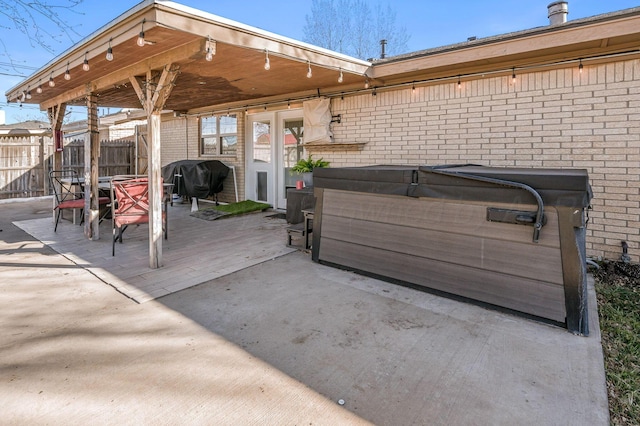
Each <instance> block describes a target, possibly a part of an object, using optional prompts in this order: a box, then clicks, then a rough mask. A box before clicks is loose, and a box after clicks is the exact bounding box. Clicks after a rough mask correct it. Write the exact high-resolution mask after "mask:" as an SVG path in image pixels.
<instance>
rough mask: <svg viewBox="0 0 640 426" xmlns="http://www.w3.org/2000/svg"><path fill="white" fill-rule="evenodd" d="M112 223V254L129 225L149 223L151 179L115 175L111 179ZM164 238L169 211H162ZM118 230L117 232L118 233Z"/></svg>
mask: <svg viewBox="0 0 640 426" xmlns="http://www.w3.org/2000/svg"><path fill="white" fill-rule="evenodd" d="M111 223H112V230H113V243H112V248H111V255H112V256H115V254H116V241H118V240H120V243H122V234H123V232H124V231H125V230H126V229H127V227H128V226H129V225H140V224H142V223H149V180H148V178H146V177H135V176H114V177H113V179H112V180H111ZM162 230H163V231H164V239H165V240H166V239H167V237H168V233H167V213H166V212H165V211H163V212H162ZM116 231H117V233H116Z"/></svg>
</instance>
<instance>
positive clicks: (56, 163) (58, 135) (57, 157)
mask: <svg viewBox="0 0 640 426" xmlns="http://www.w3.org/2000/svg"><path fill="white" fill-rule="evenodd" d="M66 109H67V104H57V105H54V106H52V107H50V108H48V109H47V115H48V116H49V123H50V124H51V138H52V139H53V164H52V166H51V167H52V168H51V170H62V150H60V151H58V148H63V147H64V144H63V139H62V121H63V119H64V112H65V110H66ZM56 145H59V146H56ZM48 178H49V176H45V180H47V182H48ZM55 205H56V200H55V197H54V199H53V208H55ZM51 217H52V218H53V220H54V222H55V220H56V212H55V210H54V211H53V214H52V216H51Z"/></svg>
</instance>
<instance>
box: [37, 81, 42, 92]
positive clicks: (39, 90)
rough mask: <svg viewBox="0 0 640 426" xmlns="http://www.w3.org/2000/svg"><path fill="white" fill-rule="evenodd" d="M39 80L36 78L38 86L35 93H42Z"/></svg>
mask: <svg viewBox="0 0 640 426" xmlns="http://www.w3.org/2000/svg"><path fill="white" fill-rule="evenodd" d="M40 81H41V80H38V88H37V89H36V92H37V93H42V83H40Z"/></svg>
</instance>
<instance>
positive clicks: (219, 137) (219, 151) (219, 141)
mask: <svg viewBox="0 0 640 426" xmlns="http://www.w3.org/2000/svg"><path fill="white" fill-rule="evenodd" d="M225 117H233V118H234V119H235V122H236V123H235V124H236V125H235V128H234V131H233V132H226V133H221V127H223V126H222V124H221V122H222V119H223V118H225ZM211 119H215V131H216V133H204V132H203V123H205V122H206V121H205V120H207V121H208V120H211ZM198 136H199V137H198V140H199V152H200V156H203V157H236V155H237V152H238V146H237V144H238V116H237V114H227V115H212V116H205V117H200V119H199V123H198ZM229 136H233V137H235V138H236V149H235V150H234V152H232V153H225V152H224V151H223V141H224V139H225V138H228V137H229ZM205 138H215V140H216V144H215V152H205V143H204V140H205Z"/></svg>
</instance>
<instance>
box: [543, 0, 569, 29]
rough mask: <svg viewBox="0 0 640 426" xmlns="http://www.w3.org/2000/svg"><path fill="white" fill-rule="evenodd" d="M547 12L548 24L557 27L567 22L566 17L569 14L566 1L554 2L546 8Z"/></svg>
mask: <svg viewBox="0 0 640 426" xmlns="http://www.w3.org/2000/svg"><path fill="white" fill-rule="evenodd" d="M547 10H548V11H549V15H548V17H549V24H550V25H557V24H564V23H565V22H567V15H568V14H569V3H568V2H566V1H554V2H553V3H550V4H549V6H547Z"/></svg>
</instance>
